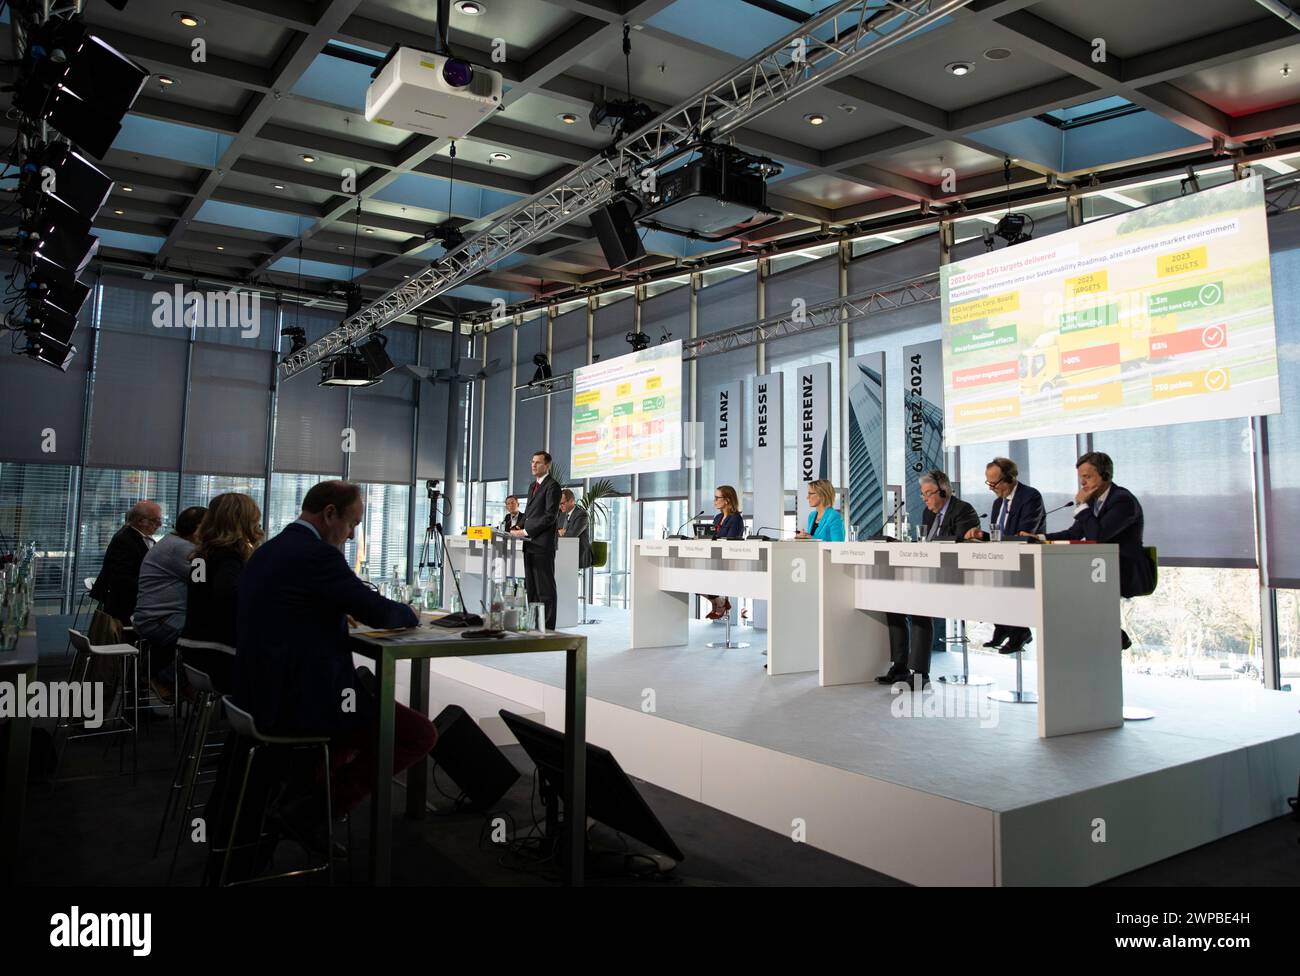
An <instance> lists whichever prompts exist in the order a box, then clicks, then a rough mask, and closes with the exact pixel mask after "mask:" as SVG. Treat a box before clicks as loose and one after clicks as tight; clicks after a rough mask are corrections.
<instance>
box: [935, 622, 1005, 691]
mask: <svg viewBox="0 0 1300 976" xmlns="http://www.w3.org/2000/svg"><path fill="white" fill-rule="evenodd" d="M943 642H944V643H945V644H960V645H961V674H941V675H940V676H939V680H940V681H942V682H943V683H944V684H946V685H966V686H967V687H970V688H975V687H978V686H980V685H991V684H993V679H992V678H988V677H985V676H984V675H982V674H971V673H970V654H969V651H970V638H969V637H967V636H966V621H964V620H958V621H957V636H956V637H945V638H944V639H943Z"/></svg>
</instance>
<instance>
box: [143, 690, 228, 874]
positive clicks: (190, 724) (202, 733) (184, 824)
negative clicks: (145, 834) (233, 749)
mask: <svg viewBox="0 0 1300 976" xmlns="http://www.w3.org/2000/svg"><path fill="white" fill-rule="evenodd" d="M182 667H184V669H185V679H186V680H187V681H188V682H189V683H190V687H192V688H193V689H194V691H195V692H196V693H197V694H198V701H197V702H196V703H195V706H194V708H193V710H192V711H191V712H190V717H189V719H188V720H187V721H186V723H185V735H184V737H183V738H182V740H181V741H182V743H183V747H182V749H181V755H180V758H179V759H177V761H176V771H175V772H174V773H173V774H172V785H171V788H170V789H169V790H168V791H167V805H166V806H165V807H163V815H162V822H161V823H159V824H158V837H157V839H156V840H155V841H154V845H153V856H154V857H157V856H158V849H159V848H160V847H161V846H162V839H163V834H164V833H166V830H167V822H168V821H169V820H171V818H172V817H173V816H174V815H175V813H176V812H177V811H178V810H182V809H183V811H184V812H183V813H182V814H181V817H180V824H179V825H178V827H177V830H176V844H175V846H174V847H173V848H172V863H171V866H170V867H169V868H168V869H167V883H168V884H171V883H172V874H173V873H174V872H175V871H176V857H177V855H178V854H179V853H180V849H181V839H182V838H183V837H184V836H185V832H186V830H187V829H188V828H189V825H190V814H191V813H193V812H194V809H195V808H196V807H198V806H200V805H201V804H200V802H199V801H197V800H195V798H194V794H195V787H196V786H197V785H198V784H199V783H200V781H201V782H203V783H211V782H212V781H213V780H214V779H216V773H215V771H213V770H211V769H208V770H204V769H203V761H204V760H205V759H207V758H209V756H208V755H205V754H204V753H205V751H206V750H209V749H211V750H213V751H214V752H217V753H220V750H221V744H220V743H212V744H209V743H208V732H209V731H210V729H211V727H212V716H213V713H215V712H216V709H217V701H218V697H219V696H218V695H217V689H216V688H214V687H213V685H212V679H211V678H210V677H208V675H207V674H206V673H204V672H202V671H200V670H198V669H197V668H192V667H190V666H189V665H188V664H183V665H182ZM203 777H206V778H203ZM178 794H183V799H182V798H181V796H178Z"/></svg>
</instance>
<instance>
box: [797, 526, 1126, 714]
mask: <svg viewBox="0 0 1300 976" xmlns="http://www.w3.org/2000/svg"><path fill="white" fill-rule="evenodd" d="M821 570H822V588H821V600H820V614H819V620H818V638H819V644H820V649H821V661H820V670H821V674H820V679H821V684H822V685H840V684H852V683H855V682H864V681H872V680H874V679H875V677H876V676H877V675H880V674H883V673H885V671H886V670H887V669H888V667H889V631H888V626H887V624H886V621H885V611H893V612H896V613H908V614H918V615H924V616H928V617H939V618H945V617H948V618H953V619H965V620H983V621H988V622H994V623H1000V624H1010V625H1013V626H1015V625H1019V626H1024V627H1033V628H1035V629H1036V630H1035V635H1034V641H1035V643H1034V647H1035V648H1036V651H1037V654H1036V657H1037V659H1038V698H1039V704H1038V734H1039V736H1040V737H1043V738H1046V737H1048V736H1053V735H1066V734H1069V733H1071V732H1087V731H1091V730H1094V729H1110V728H1117V727H1119V726H1120V725H1123V724H1124V718H1123V707H1124V700H1123V699H1124V695H1123V680H1122V674H1121V670H1120V646H1119V645H1120V617H1119V549H1118V547H1117V546H1114V545H1032V544H1022V543H1015V542H1002V543H955V542H931V543H888V542H824V543H821Z"/></svg>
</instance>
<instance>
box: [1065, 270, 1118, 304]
mask: <svg viewBox="0 0 1300 976" xmlns="http://www.w3.org/2000/svg"><path fill="white" fill-rule="evenodd" d="M1107 278H1108V276H1107V274H1106V272H1105V271H1093V272H1092V273H1091V274H1085V275H1079V277H1077V278H1066V279H1065V291H1066V294H1068V295H1069V296H1070V297H1071V298H1078V297H1079V296H1080V295H1091V294H1094V293H1095V292H1102V291H1106V290H1108V289H1109V287H1110V285H1109V284H1108V283H1107Z"/></svg>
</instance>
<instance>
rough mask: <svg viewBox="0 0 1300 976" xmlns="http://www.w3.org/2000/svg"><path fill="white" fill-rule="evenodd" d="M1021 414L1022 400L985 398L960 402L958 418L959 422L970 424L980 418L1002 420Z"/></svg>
mask: <svg viewBox="0 0 1300 976" xmlns="http://www.w3.org/2000/svg"><path fill="white" fill-rule="evenodd" d="M1019 416H1020V401H1019V400H1018V399H1016V398H1014V397H1010V398H1007V399H1003V400H984V401H982V402H980V403H960V404H958V405H957V416H956V420H957V423H959V424H969V423H974V422H975V421H978V420H1001V419H1002V418H1004V417H1019Z"/></svg>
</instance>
